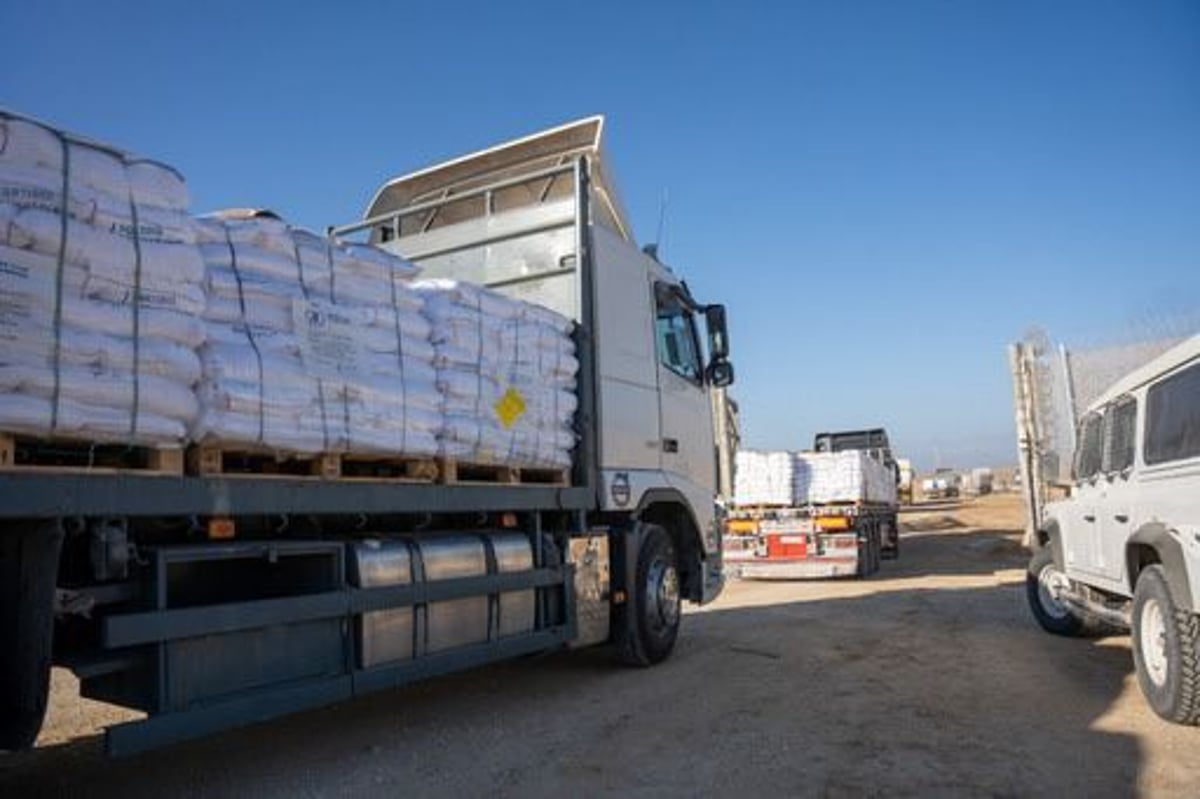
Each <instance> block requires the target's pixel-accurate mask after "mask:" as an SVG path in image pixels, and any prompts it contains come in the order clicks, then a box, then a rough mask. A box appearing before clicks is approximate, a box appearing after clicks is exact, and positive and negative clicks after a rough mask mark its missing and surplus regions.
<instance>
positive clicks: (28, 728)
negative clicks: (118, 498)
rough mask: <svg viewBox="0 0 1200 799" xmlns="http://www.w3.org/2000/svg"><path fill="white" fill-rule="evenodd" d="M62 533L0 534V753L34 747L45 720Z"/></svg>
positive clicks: (31, 529) (39, 529) (40, 529)
mask: <svg viewBox="0 0 1200 799" xmlns="http://www.w3.org/2000/svg"><path fill="white" fill-rule="evenodd" d="M62 539H63V533H62V528H61V527H59V526H58V525H56V524H50V525H37V526H28V527H25V529H19V528H14V529H8V530H4V529H0V750H5V749H7V750H17V749H27V748H29V747H30V746H33V742H34V741H35V740H36V739H37V735H38V732H39V731H40V730H41V727H42V719H43V718H44V717H45V715H46V701H47V699H48V697H49V694H50V659H51V655H52V646H53V640H54V590H55V587H56V583H57V580H58V553H59V550H60V548H61V545H62Z"/></svg>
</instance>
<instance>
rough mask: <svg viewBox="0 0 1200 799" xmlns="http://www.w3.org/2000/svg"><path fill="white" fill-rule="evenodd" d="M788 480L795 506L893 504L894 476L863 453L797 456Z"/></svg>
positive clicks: (881, 464) (817, 453)
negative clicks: (790, 477) (842, 503)
mask: <svg viewBox="0 0 1200 799" xmlns="http://www.w3.org/2000/svg"><path fill="white" fill-rule="evenodd" d="M792 479H793V494H794V496H795V502H796V504H798V505H804V504H808V503H813V504H828V503H836V502H880V503H887V504H891V503H894V502H895V501H896V477H895V473H894V472H893V471H892V469H891V467H890V466H885V465H884V464H883V463H882V462H881V461H879V460H876V459H875V458H873V457H871V456H870V455H869V454H868V453H866V452H864V451H863V450H846V451H843V452H797V453H796V459H795V464H794V467H793V478H792Z"/></svg>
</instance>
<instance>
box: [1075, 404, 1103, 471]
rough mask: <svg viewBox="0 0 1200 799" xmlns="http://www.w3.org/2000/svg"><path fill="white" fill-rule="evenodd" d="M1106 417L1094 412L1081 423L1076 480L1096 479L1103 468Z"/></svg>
mask: <svg viewBox="0 0 1200 799" xmlns="http://www.w3.org/2000/svg"><path fill="white" fill-rule="evenodd" d="M1103 432H1104V417H1103V416H1101V415H1100V414H1099V413H1096V412H1094V411H1093V412H1092V413H1089V414H1088V415H1087V416H1085V417H1083V421H1081V422H1080V423H1079V448H1078V449H1077V450H1076V452H1075V479H1077V480H1086V479H1088V478H1089V477H1094V476H1095V475H1096V474H1097V473H1098V472H1099V471H1100V467H1101V466H1102V460H1103V457H1102V456H1103V454H1104V452H1103V446H1102V445H1103V443H1104V436H1103Z"/></svg>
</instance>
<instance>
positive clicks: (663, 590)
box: [646, 560, 679, 632]
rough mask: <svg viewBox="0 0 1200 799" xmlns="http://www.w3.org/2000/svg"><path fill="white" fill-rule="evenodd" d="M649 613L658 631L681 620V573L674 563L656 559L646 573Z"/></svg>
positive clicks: (650, 620) (651, 624)
mask: <svg viewBox="0 0 1200 799" xmlns="http://www.w3.org/2000/svg"><path fill="white" fill-rule="evenodd" d="M646 598H647V599H648V600H649V601H648V602H647V605H648V607H647V608H646V611H647V615H648V616H649V617H650V618H649V622H650V626H651V627H653V628H654V630H655V631H656V632H663V631H666V630H669V629H670V628H672V627H674V626H675V624H676V623H677V622H678V621H679V574H678V572H676V571H675V566H674V565H673V564H670V563H667V562H665V561H662V560H656V561H654V562H653V563H652V564H650V569H649V570H648V572H647V574H646Z"/></svg>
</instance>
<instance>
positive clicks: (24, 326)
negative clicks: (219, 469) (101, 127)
mask: <svg viewBox="0 0 1200 799" xmlns="http://www.w3.org/2000/svg"><path fill="white" fill-rule="evenodd" d="M203 277H204V269H203V262H202V260H201V258H200V253H199V251H198V249H197V248H196V246H195V229H194V226H193V223H192V221H191V218H190V217H189V216H188V214H187V189H186V186H185V184H184V182H183V179H182V177H180V176H179V174H178V173H177V172H175V171H174V170H172V169H171V168H170V167H167V166H164V165H162V164H158V163H155V162H151V161H145V160H142V159H135V158H133V157H131V156H129V155H128V154H125V153H122V152H120V151H117V150H114V149H111V148H108V147H105V146H103V145H98V144H92V143H89V142H84V141H82V140H80V139H77V138H74V137H72V136H70V135H68V134H65V133H62V132H59V131H56V130H53V129H51V128H48V127H45V126H42V125H40V124H38V123H35V122H32V121H28V120H25V119H21V118H18V117H13V116H10V115H6V114H0V391H2V392H3V394H4V397H3V400H4V401H3V402H2V403H0V430H4V431H9V432H20V433H24V434H28V435H35V436H67V437H72V438H81V439H86V440H94V441H106V442H125V443H130V444H145V445H156V446H157V445H178V444H182V443H183V439H184V435H185V433H186V430H187V426H188V425H189V424H190V423H191V422H192V420H193V419H194V417H195V414H196V410H197V405H196V399H195V395H194V393H193V384H194V383H195V381H196V379H197V378H198V376H199V374H200V362H199V359H198V357H197V355H196V353H195V347H197V346H198V345H199V344H200V342H201V341H202V340H203V335H204V331H203V327H202V326H201V324H200V323H199V320H198V318H197V315H198V314H199V313H200V311H201V310H202V309H203V307H204V303H205V300H204V292H203V286H202V281H203Z"/></svg>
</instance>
